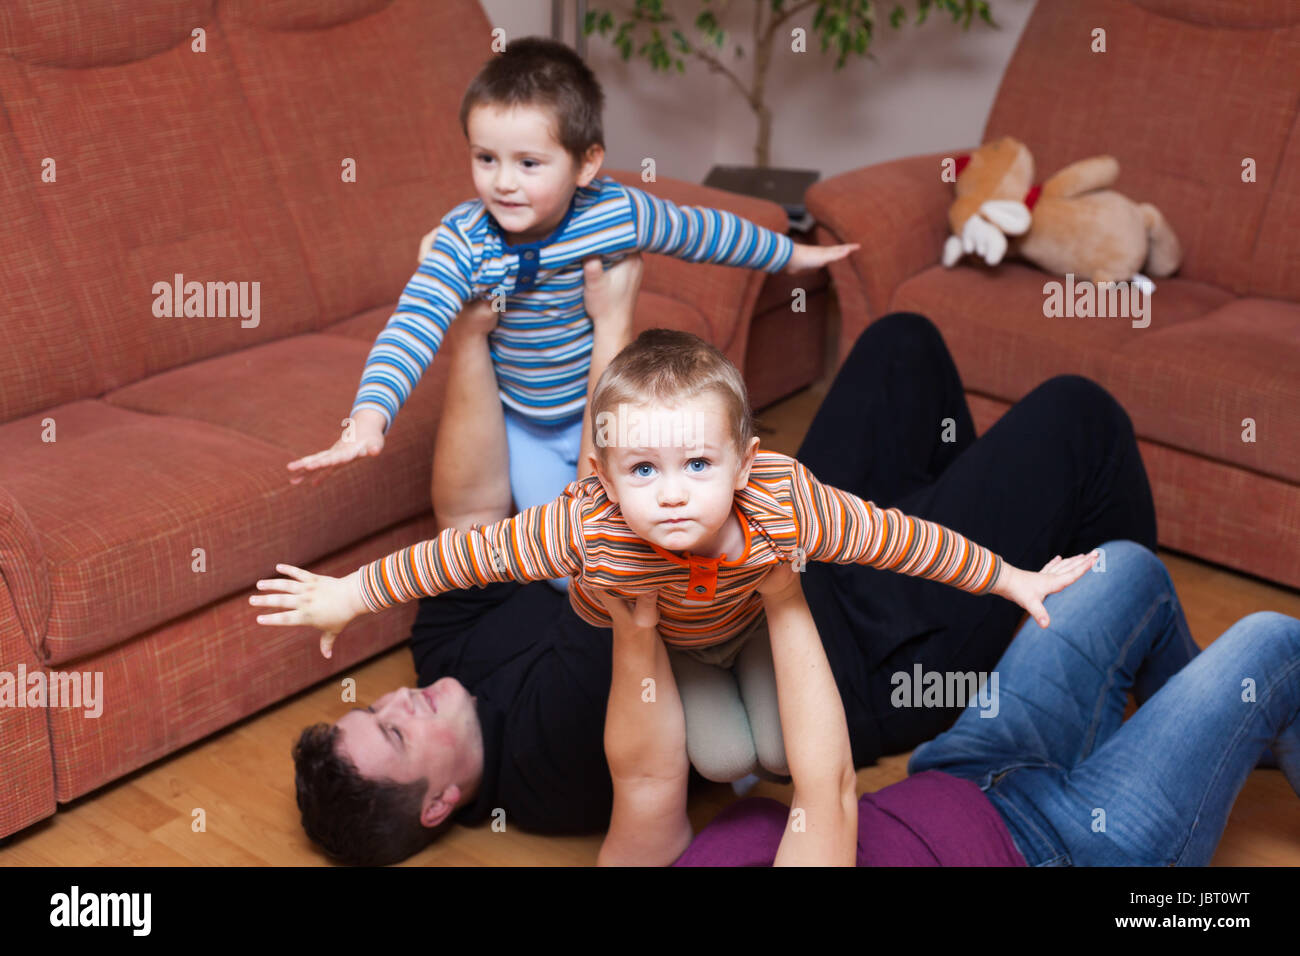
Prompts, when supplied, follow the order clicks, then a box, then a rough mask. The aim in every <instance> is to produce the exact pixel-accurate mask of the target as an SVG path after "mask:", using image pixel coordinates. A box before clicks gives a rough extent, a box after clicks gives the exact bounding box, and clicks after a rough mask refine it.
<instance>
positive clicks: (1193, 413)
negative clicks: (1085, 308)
mask: <svg viewBox="0 0 1300 956" xmlns="http://www.w3.org/2000/svg"><path fill="white" fill-rule="evenodd" d="M1098 28H1100V29H1103V30H1105V31H1106V41H1107V51H1106V52H1105V53H1099V52H1098V53H1094V52H1092V40H1093V33H1092V31H1094V30H1095V29H1098ZM1297 91H1300V4H1297V3H1295V2H1294V0H1251V2H1248V3H1244V2H1239V0H1078V2H1071V3H1058V2H1048V0H1039V3H1038V5H1037V6H1036V7H1035V8H1034V12H1033V14H1032V15H1031V17H1030V20H1029V22H1028V24H1027V25H1026V27H1025V31H1024V33H1023V35H1022V37H1021V39H1020V42H1019V45H1018V47H1017V49H1016V51H1015V54H1014V56H1013V57H1012V59H1011V61H1010V63H1009V65H1008V66H1007V69H1006V73H1005V75H1004V76H1003V78H1002V85H1001V88H1000V89H999V91H998V94H997V99H996V102H994V104H993V109H992V112H991V113H990V115H989V119H988V123H987V125H986V126H985V129H984V135H983V138H982V140H981V142H989V141H991V140H994V139H997V138H999V137H1001V136H1008V135H1009V136H1014V137H1015V138H1017V139H1019V140H1021V141H1022V142H1024V143H1025V144H1026V145H1027V146H1028V147H1029V148H1030V150H1031V151H1032V153H1033V155H1034V160H1035V169H1036V171H1037V177H1038V179H1039V181H1041V180H1042V179H1043V178H1046V177H1047V176H1050V175H1051V174H1052V173H1054V172H1055V171H1056V170H1058V169H1060V168H1061V167H1063V166H1065V165H1067V164H1068V163H1071V162H1073V161H1075V160H1078V159H1082V158H1084V157H1087V156H1093V155H1097V154H1100V153H1110V154H1112V155H1114V156H1115V157H1117V158H1118V160H1119V162H1120V167H1121V172H1120V178H1119V181H1118V183H1117V184H1116V187H1115V188H1116V189H1118V190H1119V191H1121V192H1123V193H1125V194H1126V195H1128V196H1130V197H1131V198H1133V199H1135V200H1137V201H1141V202H1153V203H1155V204H1156V205H1157V206H1159V207H1160V209H1161V210H1162V211H1163V212H1164V214H1165V216H1166V217H1167V218H1168V219H1169V221H1170V223H1171V224H1172V225H1173V227H1174V229H1175V231H1176V232H1177V233H1178V235H1179V237H1180V239H1181V241H1182V244H1183V247H1184V260H1183V265H1182V268H1181V271H1180V272H1179V273H1178V275H1177V276H1176V277H1174V278H1166V279H1157V280H1156V284H1157V290H1156V292H1155V294H1154V296H1153V299H1152V304H1151V313H1150V318H1151V324H1150V326H1149V327H1147V328H1144V329H1139V328H1133V327H1132V324H1131V323H1130V322H1129V321H1126V320H1123V319H1114V318H1111V319H1099V318H1088V319H1085V318H1046V317H1045V316H1044V311H1043V300H1044V291H1043V285H1044V282H1045V281H1048V280H1049V279H1050V278H1051V277H1049V276H1047V275H1046V274H1044V273H1042V272H1039V271H1038V270H1036V269H1034V268H1032V267H1029V266H1028V265H1026V264H1023V263H1013V262H1010V261H1008V262H1004V263H1002V264H1001V265H1000V266H999V267H997V268H996V269H988V268H986V267H983V266H982V265H980V264H972V263H971V261H970V260H969V259H968V260H966V261H964V262H963V263H962V264H960V265H958V266H957V267H956V268H953V269H945V268H943V267H942V266H941V265H940V264H939V256H940V250H941V248H942V246H943V242H944V240H945V239H946V238H947V236H948V222H947V211H948V207H949V205H950V204H951V203H952V201H953V195H954V194H953V187H952V185H951V184H949V183H945V182H943V181H941V179H940V169H941V166H940V163H941V161H942V160H943V159H944V158H945V157H950V156H957V155H959V154H961V153H967V152H970V150H971V149H973V148H974V147H975V146H978V145H980V144H979V143H958V144H954V145H953V148H952V149H950V150H947V151H945V152H942V153H934V154H931V155H926V156H914V157H910V158H907V159H901V160H897V161H894V162H888V163H883V164H879V165H875V166H871V167H867V168H864V169H859V170H855V171H853V172H849V173H845V174H843V175H840V176H836V177H834V178H832V179H828V180H826V181H823V182H820V183H818V184H816V185H815V186H813V187H812V189H810V190H809V192H808V197H807V199H808V206H809V209H810V210H811V211H812V212H813V214H814V216H815V217H816V218H817V220H818V222H819V224H820V226H819V234H818V241H820V242H823V243H834V242H858V243H861V245H862V248H861V249H860V250H859V251H858V252H857V253H855V254H854V255H853V256H852V257H851V258H850V259H847V260H845V261H842V262H839V263H835V264H833V265H832V266H831V267H830V271H831V277H832V281H833V283H834V287H835V291H836V295H837V297H838V299H839V301H840V306H841V310H842V313H843V316H844V320H843V324H842V327H841V332H840V336H839V346H838V354H839V360H840V361H841V362H842V361H843V359H844V358H845V356H847V354H848V350H849V348H850V347H851V346H852V344H853V342H854V341H855V340H856V338H857V336H858V334H859V333H860V332H861V331H862V329H863V328H864V327H865V326H866V325H867V324H868V323H869V322H871V321H873V320H875V319H876V318H879V317H880V316H881V315H883V314H885V313H887V312H890V311H894V310H900V309H903V310H911V311H916V312H920V313H923V314H924V315H926V316H928V317H929V318H931V319H932V320H933V321H934V322H935V324H936V325H937V326H938V327H939V329H940V330H941V331H942V333H943V336H944V338H945V340H946V341H947V343H948V346H949V348H950V349H951V350H952V353H953V357H954V359H955V360H956V362H957V366H958V369H959V371H960V372H961V375H962V379H963V382H964V383H965V385H966V388H967V391H968V396H969V398H970V401H971V405H972V411H973V413H974V414H975V418H976V424H977V426H979V427H987V426H988V425H989V424H991V423H992V422H993V421H994V420H996V419H997V417H998V416H1000V415H1001V414H1002V412H1003V411H1005V410H1006V409H1007V408H1008V407H1009V406H1010V404H1011V403H1013V402H1015V401H1017V400H1018V399H1020V398H1021V397H1023V396H1024V395H1025V393H1027V392H1028V391H1029V390H1030V389H1032V388H1033V387H1034V386H1036V385H1037V384H1039V383H1040V382H1042V381H1043V380H1044V379H1045V378H1047V377H1049V376H1052V375H1057V374H1063V373H1077V374H1081V375H1086V376H1088V377H1090V378H1092V379H1094V380H1095V381H1097V382H1099V383H1100V384H1101V385H1103V386H1105V387H1106V388H1107V389H1108V390H1109V391H1110V392H1111V393H1112V394H1113V395H1114V396H1115V397H1116V398H1117V399H1118V400H1119V401H1120V402H1121V403H1122V404H1123V405H1124V407H1125V408H1126V409H1127V410H1128V412H1129V414H1130V416H1131V417H1132V419H1133V423H1134V427H1135V429H1136V431H1137V434H1138V436H1139V439H1140V441H1139V444H1140V447H1141V449H1142V454H1143V458H1144V460H1145V462H1146V466H1147V470H1148V472H1149V473H1150V476H1151V482H1152V488H1153V492H1154V495H1155V502H1156V511H1157V515H1158V518H1159V526H1160V541H1161V544H1163V545H1165V546H1167V547H1169V548H1173V549H1176V550H1179V551H1184V552H1187V553H1189V554H1193V555H1196V556H1198V557H1201V558H1205V559H1207V560H1210V561H1214V562H1217V563H1219V564H1223V565H1226V566H1228V567H1230V568H1235V569H1237V570H1240V571H1245V572H1249V573H1251V574H1254V575H1259V576H1261V577H1264V578H1269V579H1271V580H1273V581H1277V582H1280V583H1282V584H1285V585H1289V586H1291V587H1300V125H1298V124H1300V96H1298V95H1297ZM1248 158H1249V159H1253V160H1254V162H1255V169H1256V180H1255V181H1254V182H1243V177H1242V173H1243V161H1244V160H1246V159H1248ZM1246 419H1252V420H1253V421H1254V430H1255V441H1254V442H1249V441H1243V433H1246V432H1247V430H1248V429H1249V427H1250V426H1249V425H1248V424H1245V425H1244V424H1243V422H1244V420H1246Z"/></svg>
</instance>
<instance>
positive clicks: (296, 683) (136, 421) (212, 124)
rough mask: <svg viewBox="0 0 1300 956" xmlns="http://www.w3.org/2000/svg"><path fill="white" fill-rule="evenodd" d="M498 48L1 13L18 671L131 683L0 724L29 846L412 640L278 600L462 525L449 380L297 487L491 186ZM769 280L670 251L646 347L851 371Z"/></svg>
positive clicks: (701, 197)
mask: <svg viewBox="0 0 1300 956" xmlns="http://www.w3.org/2000/svg"><path fill="white" fill-rule="evenodd" d="M490 29H491V24H490V23H489V22H488V20H487V18H486V16H485V15H484V13H483V11H482V9H481V8H480V7H479V6H478V4H477V3H475V2H473V0H439V2H437V3H429V2H425V0H220V2H218V0H131V3H130V4H126V3H120V2H119V3H111V2H105V0H94V2H88V0H12V2H9V3H6V4H5V5H3V6H0V102H2V103H3V107H4V122H3V124H2V125H0V216H2V217H3V218H4V221H5V233H4V241H3V242H0V288H2V289H3V296H2V301H3V314H2V315H3V317H2V318H0V576H2V583H0V672H7V673H9V674H13V675H16V674H18V673H19V671H20V668H21V669H25V670H26V671H27V672H29V673H31V672H49V671H60V672H70V671H77V672H91V673H94V672H102V674H103V675H104V677H103V679H104V685H105V702H104V706H103V712H102V715H101V716H100V717H98V718H92V717H87V716H85V715H84V713H83V712H82V711H81V710H75V709H69V708H53V707H50V708H24V707H11V708H0V837H3V836H4V835H6V834H10V833H13V832H14V831H16V830H18V829H20V828H22V827H25V826H27V825H28V824H30V823H32V822H33V821H36V820H39V819H41V818H42V817H46V816H49V815H50V814H52V813H54V812H55V808H56V802H57V801H67V800H71V799H73V798H74V797H78V796H80V795H82V794H85V793H87V792H89V791H91V790H93V789H95V788H97V787H99V786H101V785H103V784H105V783H107V782H109V781H111V780H114V779H115V778H117V777H120V776H121V775H123V774H125V773H127V772H129V771H131V770H134V769H136V768H138V767H140V766H142V765H144V764H147V763H149V762H150V761H152V760H155V759H157V758H159V757H161V756H164V755H166V754H168V753H171V752H172V751H174V750H176V749H177V748H179V747H182V746H184V745H186V744H188V743H190V742H192V741H195V740H198V739H200V738H202V737H204V736H205V735H207V734H210V733H212V732H214V731H216V730H219V729H221V728H223V727H226V726H228V725H229V724H231V723H233V722H235V721H237V720H239V719H240V718H242V717H245V716H247V715H248V714H251V713H254V712H256V711H257V710H259V709H261V708H263V707H266V706H267V705H269V704H272V703H275V702H276V701H279V700H281V699H283V698H285V697H287V696H289V695H291V694H293V693H295V692H297V691H299V690H301V689H302V688H304V687H307V686H309V685H312V684H315V683H318V682H319V681H321V680H322V679H324V678H326V677H327V676H329V675H331V674H335V673H338V672H340V671H347V670H348V669H349V668H351V667H352V666H353V665H354V664H356V663H357V662H358V661H360V660H363V659H365V658H367V657H370V656H372V655H374V654H375V653H377V652H379V651H381V650H383V649H385V648H388V647H391V646H392V645H394V644H396V643H398V642H400V641H402V640H403V639H404V638H405V637H406V636H407V634H408V629H409V625H410V621H411V619H412V618H413V615H414V611H415V608H414V605H407V606H405V607H402V608H399V609H394V610H393V611H390V612H386V613H384V614H381V615H377V616H375V617H368V618H366V619H364V620H362V621H359V622H357V623H356V624H355V625H354V626H353V627H352V628H351V629H350V630H349V633H348V634H347V635H346V639H345V640H343V641H341V642H340V644H339V645H338V650H337V652H336V654H335V656H334V658H333V659H332V660H330V661H325V660H323V659H322V658H321V657H320V654H319V653H318V651H317V649H316V644H315V642H314V641H313V640H312V639H311V632H309V631H307V630H305V629H281V628H266V627H262V626H260V625H258V624H257V623H256V621H255V616H256V613H257V612H256V609H254V608H251V607H250V606H249V605H248V603H247V600H248V596H249V595H250V594H251V593H253V590H254V582H255V581H256V580H257V579H258V578H259V577H266V576H273V575H274V564H275V563H276V562H281V561H282V562H290V563H294V564H298V565H300V566H307V567H311V568H312V569H314V570H319V571H321V572H323V573H329V574H342V573H346V572H347V571H349V570H351V569H352V568H355V567H357V566H358V565H360V564H362V563H363V562H365V561H369V560H372V559H374V558H375V557H378V556H380V555H382V554H384V553H386V552H389V551H391V550H394V549H396V548H398V547H400V546H402V545H405V544H409V543H411V542H414V541H417V540H419V539H421V538H424V537H428V536H429V535H430V534H431V533H432V530H433V526H432V515H431V514H430V499H429V486H430V474H431V458H432V449H433V440H434V435H435V431H436V427H437V422H438V414H439V410H440V405H441V400H442V389H443V387H444V373H445V370H444V369H443V368H442V365H441V363H439V362H434V364H433V366H432V367H431V369H430V371H429V374H427V375H426V377H425V380H424V381H423V382H422V383H421V385H420V386H419V388H418V389H417V390H416V392H415V393H414V394H413V396H412V397H411V399H410V401H409V402H408V404H407V405H406V407H405V408H404V410H403V413H402V415H401V416H400V418H399V419H398V421H397V423H396V424H395V426H394V428H393V429H392V431H391V433H390V435H389V439H388V443H387V445H386V447H385V450H384V452H383V455H382V457H381V458H379V459H376V460H366V461H362V462H359V463H355V464H353V465H351V466H349V467H348V468H347V469H344V470H343V471H341V472H339V473H338V474H336V475H335V476H333V477H332V478H331V479H329V480H328V481H326V482H324V483H322V484H321V485H320V486H319V487H312V486H311V485H310V483H307V484H304V485H298V486H291V485H290V484H289V482H288V474H287V472H286V470H285V465H286V464H287V463H288V462H289V461H290V460H292V459H294V458H297V457H299V456H301V455H303V454H306V453H309V452H313V451H318V450H320V449H321V448H324V447H327V446H328V445H329V444H330V443H331V442H332V441H333V440H334V439H335V438H336V437H337V435H338V428H339V422H340V420H341V419H342V418H343V417H344V416H345V415H346V414H347V412H348V410H349V408H350V407H351V402H352V397H353V395H354V393H355V389H356V387H357V383H358V381H359V376H360V371H361V368H362V365H363V363H364V360H365V357H366V355H367V353H368V351H369V347H370V344H371V343H372V341H373V339H374V337H375V335H376V334H377V333H378V332H379V330H380V329H381V328H382V326H383V325H384V323H385V322H386V321H387V319H388V317H389V315H390V312H391V309H392V307H393V305H394V303H395V302H396V299H397V296H398V294H399V293H400V291H401V289H402V287H403V285H404V284H405V282H406V280H407V278H408V277H409V276H410V274H411V272H412V271H413V269H414V265H415V257H416V247H417V244H418V242H419V239H420V237H421V236H422V235H423V234H424V233H425V232H427V231H428V230H429V229H430V228H432V225H433V224H435V223H436V222H437V220H438V218H439V217H440V216H441V215H442V214H443V213H445V212H446V211H447V210H448V209H450V208H451V207H452V206H454V205H455V204H456V203H458V202H460V201H462V200H464V199H467V198H471V197H472V196H473V195H474V193H473V189H472V183H471V179H470V176H469V170H468V163H467V157H466V148H465V145H464V137H463V134H462V132H461V130H460V128H459V125H458V122H457V111H458V108H459V104H460V97H461V95H462V93H463V91H464V89H465V86H466V85H467V83H468V81H469V79H470V77H471V76H472V75H473V74H474V73H475V72H476V71H477V69H478V68H479V67H480V65H481V64H482V62H483V61H484V60H486V59H487V57H488V56H490V55H491V50H490V46H489V43H490V39H491V37H490ZM200 47H201V49H200ZM347 160H353V161H354V162H355V168H356V177H355V182H345V181H344V178H343V176H342V175H341V171H342V168H343V164H344V163H345V161H347ZM619 178H625V179H626V178H627V177H626V175H623V174H619ZM628 181H632V180H630V179H628ZM638 182H639V180H638ZM645 188H647V189H650V190H651V191H653V192H656V193H658V194H659V195H662V196H665V197H667V198H670V199H673V200H675V201H677V202H679V203H693V204H707V205H712V206H721V207H725V208H728V209H731V210H732V211H735V212H737V213H739V214H741V215H744V216H747V217H749V218H751V219H753V220H754V221H756V222H759V223H761V224H763V225H766V226H768V227H771V228H777V229H784V228H785V216H784V214H783V213H782V211H781V210H780V208H779V207H777V206H776V205H774V204H772V203H767V202H762V201H758V200H752V199H746V198H743V197H739V196H734V195H731V194H727V193H722V192H718V191H716V190H711V189H705V188H703V187H701V186H697V185H692V184H688V183H684V182H676V181H670V180H661V181H660V182H658V183H657V184H650V185H647V186H645ZM177 275H181V276H183V277H184V278H183V281H198V282H203V283H208V282H220V283H225V282H234V283H240V282H247V283H249V285H248V286H247V287H246V289H247V290H248V291H249V293H250V295H251V290H252V285H251V283H252V282H257V283H259V286H258V289H259V300H258V301H259V304H260V312H259V315H258V321H257V322H256V323H255V324H254V323H253V322H252V320H251V317H250V318H249V319H243V318H241V317H239V316H233V315H230V314H229V310H227V315H226V317H221V316H220V315H218V316H217V317H206V318H201V317H194V316H191V317H188V318H187V317H184V316H180V317H166V316H165V315H158V314H155V313H156V312H165V311H167V310H165V309H163V308H161V306H158V305H156V301H157V300H158V294H157V293H156V292H155V291H154V287H155V285H156V284H158V283H164V284H168V283H172V282H173V281H174V278H173V277H174V276H177ZM767 278H768V277H766V276H765V275H764V274H763V273H759V272H751V271H745V270H736V269H727V268H723V267H718V266H699V265H691V264H687V263H683V262H678V261H676V260H669V259H664V258H662V257H657V256H652V257H649V259H648V263H647V269H646V274H645V280H644V283H643V287H642V295H641V300H640V302H639V305H638V316H637V322H638V324H639V325H641V326H652V325H667V326H673V327H678V328H685V329H690V330H692V331H695V332H697V333H699V334H701V335H703V336H705V337H707V338H708V339H709V340H711V341H712V342H714V343H715V344H717V345H719V346H720V347H722V348H723V349H724V350H725V351H726V352H727V354H728V355H729V356H730V357H731V358H733V360H735V361H737V362H739V363H744V364H743V368H745V370H746V372H747V374H748V376H749V379H750V383H751V386H753V389H754V398H755V403H756V404H763V403H765V402H767V401H770V400H772V399H773V398H776V397H779V396H780V394H781V393H783V392H788V391H792V390H794V389H797V388H800V387H802V386H803V385H805V384H807V383H808V382H809V381H811V380H812V379H814V378H816V377H817V375H818V374H819V373H820V371H821V362H822V342H821V330H822V329H823V328H824V321H825V314H824V313H825V299H826V295H825V292H824V286H825V284H826V283H825V279H824V277H823V280H822V282H821V286H822V287H823V292H822V294H821V295H820V296H814V297H812V300H811V305H810V310H809V312H808V313H803V314H796V315H792V314H791V312H790V308H789V296H788V289H787V288H786V286H787V285H788V280H785V279H783V278H780V277H773V278H772V280H771V282H770V283H769V284H768V285H767V287H766V292H765V291H764V281H765V279H767ZM805 284H807V283H805ZM164 298H165V297H164ZM249 304H250V305H251V299H250V300H249ZM756 310H757V313H758V314H757V317H756V316H755V313H756ZM250 311H251V309H250ZM209 314H211V313H209ZM777 329H784V330H785V331H786V332H788V333H790V334H791V335H793V336H794V337H795V338H797V339H799V340H800V341H799V342H797V343H796V344H795V345H794V346H791V347H781V344H780V343H779V342H778V341H776V339H775V336H774V330H777ZM801 330H802V332H803V334H802V335H800V331H801ZM809 342H811V343H812V344H811V345H810V344H809ZM287 746H288V743H286V747H287Z"/></svg>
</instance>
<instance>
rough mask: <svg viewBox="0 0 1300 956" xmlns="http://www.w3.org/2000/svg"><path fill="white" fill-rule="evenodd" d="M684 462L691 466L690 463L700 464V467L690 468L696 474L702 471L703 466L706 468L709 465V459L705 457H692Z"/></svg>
mask: <svg viewBox="0 0 1300 956" xmlns="http://www.w3.org/2000/svg"><path fill="white" fill-rule="evenodd" d="M686 464H687V465H688V466H692V465H700V466H701V467H699V468H691V470H692V471H693V472H694V473H695V474H697V475H698V474H699V473H700V472H701V471H703V470H704V469H705V468H708V467H709V460H708V459H707V458H692V459H691V460H690V461H688V462H687V463H686Z"/></svg>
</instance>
